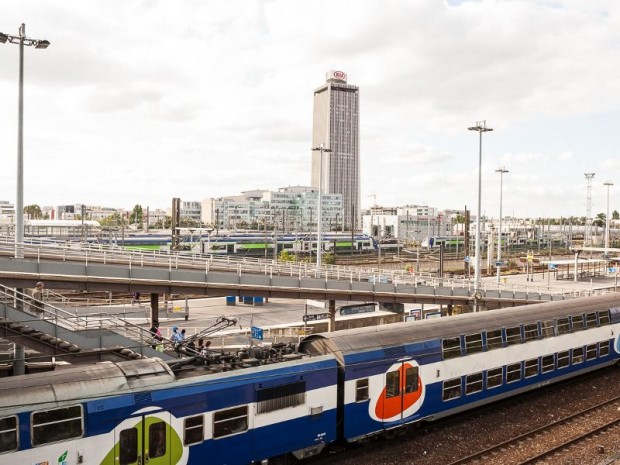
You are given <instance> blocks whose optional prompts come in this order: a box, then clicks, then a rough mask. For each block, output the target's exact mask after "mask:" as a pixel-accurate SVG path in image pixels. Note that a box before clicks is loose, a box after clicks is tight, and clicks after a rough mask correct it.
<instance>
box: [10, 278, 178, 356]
mask: <svg viewBox="0 0 620 465" xmlns="http://www.w3.org/2000/svg"><path fill="white" fill-rule="evenodd" d="M32 304H33V299H32V297H29V296H28V295H26V294H22V293H19V292H16V291H15V290H14V289H11V288H7V287H5V286H1V285H0V338H3V339H6V340H8V341H11V342H13V343H15V344H19V345H22V346H24V347H28V348H30V349H33V350H36V351H37V352H40V353H43V354H47V355H51V356H54V357H56V358H57V359H60V360H63V361H66V362H69V363H85V362H87V363H94V362H98V361H106V360H109V361H119V360H133V359H138V358H142V357H159V358H162V359H164V360H167V359H173V357H172V356H171V355H167V354H165V353H161V352H157V351H156V350H154V349H153V348H152V347H151V346H150V344H149V342H150V338H151V334H150V332H149V331H148V330H147V329H144V328H142V327H140V326H137V325H134V324H132V323H130V322H128V321H126V320H123V319H122V318H120V317H117V316H114V315H110V314H107V313H99V314H89V315H79V314H78V313H77V312H76V313H75V314H74V313H71V312H68V311H66V310H64V309H61V308H58V307H55V306H53V305H49V304H44V305H43V313H42V315H41V316H40V317H39V316H37V315H35V314H33V313H31V312H30V310H31V306H32Z"/></svg>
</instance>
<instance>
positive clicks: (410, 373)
mask: <svg viewBox="0 0 620 465" xmlns="http://www.w3.org/2000/svg"><path fill="white" fill-rule="evenodd" d="M417 390H418V367H411V366H410V367H407V369H406V370H405V394H409V393H410V392H416V391H417Z"/></svg>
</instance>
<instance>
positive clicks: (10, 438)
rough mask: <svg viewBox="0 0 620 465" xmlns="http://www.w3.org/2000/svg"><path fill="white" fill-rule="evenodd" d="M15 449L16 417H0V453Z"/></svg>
mask: <svg viewBox="0 0 620 465" xmlns="http://www.w3.org/2000/svg"><path fill="white" fill-rule="evenodd" d="M14 450H17V417H16V416H15V415H13V416H10V417H4V418H0V454H1V453H2V452H11V451H14Z"/></svg>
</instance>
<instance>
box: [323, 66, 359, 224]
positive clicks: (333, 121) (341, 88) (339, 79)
mask: <svg viewBox="0 0 620 465" xmlns="http://www.w3.org/2000/svg"><path fill="white" fill-rule="evenodd" d="M359 140H360V139H359V87H357V86H352V85H349V84H347V75H346V74H345V73H343V72H342V71H329V72H328V73H327V76H326V82H325V84H324V85H323V86H321V87H319V88H318V89H316V90H315V91H314V117H313V125H312V148H317V147H319V146H320V145H321V144H323V146H324V148H325V151H324V152H323V166H322V169H323V176H322V177H321V176H320V169H321V166H320V165H321V162H320V160H321V153H320V151H319V150H313V151H312V179H311V184H312V187H316V188H321V189H322V192H325V193H328V194H342V206H343V219H344V221H343V225H344V226H345V229H348V228H352V229H355V228H356V227H359V226H360V218H361V216H360V150H359V147H360V143H359ZM320 179H322V181H323V182H322V184H323V185H322V186H320V187H319V182H320V181H319V180H320Z"/></svg>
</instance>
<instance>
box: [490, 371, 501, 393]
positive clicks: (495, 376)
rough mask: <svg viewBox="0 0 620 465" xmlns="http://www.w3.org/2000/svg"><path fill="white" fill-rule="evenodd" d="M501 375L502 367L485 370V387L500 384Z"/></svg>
mask: <svg viewBox="0 0 620 465" xmlns="http://www.w3.org/2000/svg"><path fill="white" fill-rule="evenodd" d="M502 375H503V369H502V367H499V368H493V369H492V370H489V371H487V389H491V388H494V387H497V386H501V385H502Z"/></svg>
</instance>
